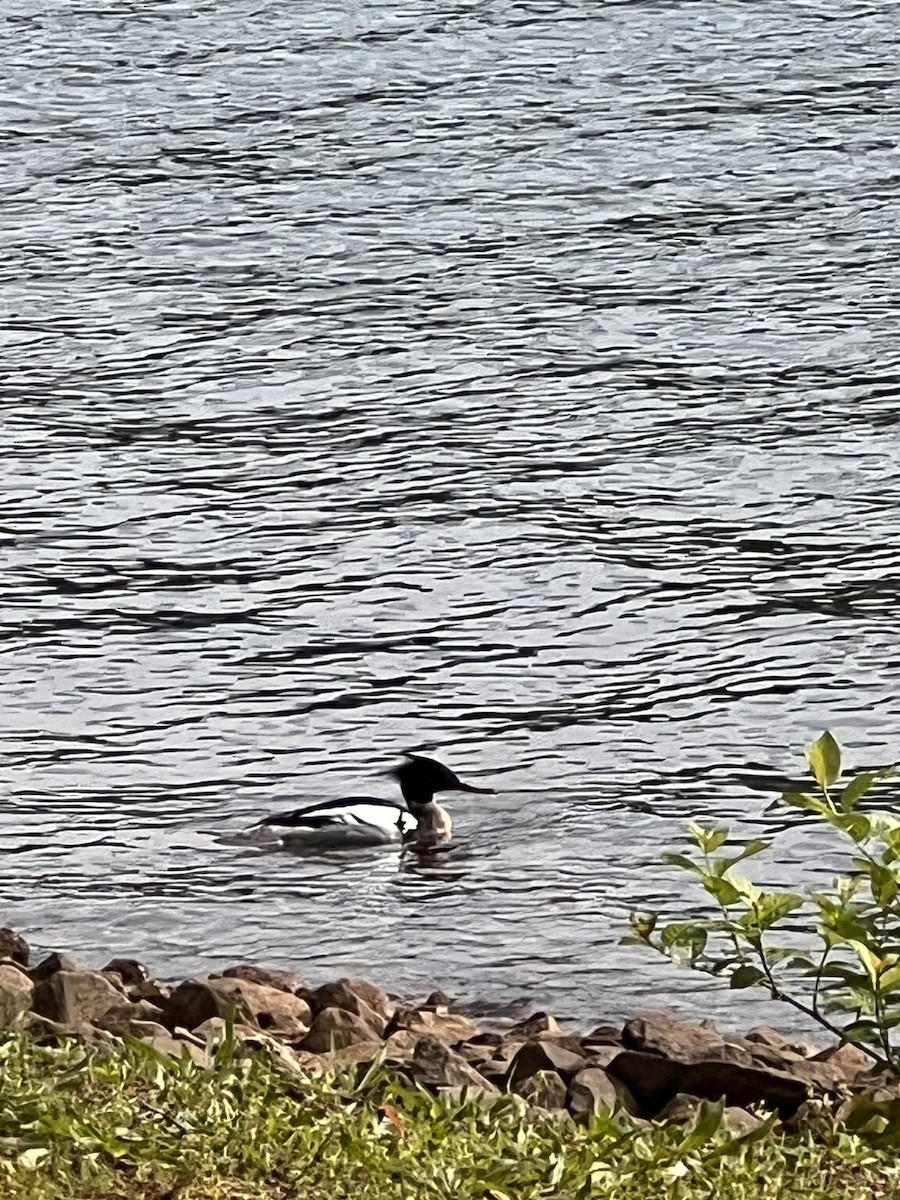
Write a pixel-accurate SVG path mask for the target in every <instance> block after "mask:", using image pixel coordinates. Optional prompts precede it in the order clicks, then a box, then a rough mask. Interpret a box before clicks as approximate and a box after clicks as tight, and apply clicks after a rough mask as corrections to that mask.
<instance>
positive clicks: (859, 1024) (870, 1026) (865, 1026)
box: [841, 1020, 881, 1045]
mask: <svg viewBox="0 0 900 1200" xmlns="http://www.w3.org/2000/svg"><path fill="white" fill-rule="evenodd" d="M841 1037H842V1038H843V1039H844V1041H845V1042H863V1043H865V1044H866V1045H873V1044H875V1045H877V1044H878V1043H879V1041H880V1040H881V1039H880V1036H879V1032H878V1022H877V1021H865V1020H863V1021H851V1023H850V1024H849V1025H845V1026H844V1028H843V1029H842V1030H841Z"/></svg>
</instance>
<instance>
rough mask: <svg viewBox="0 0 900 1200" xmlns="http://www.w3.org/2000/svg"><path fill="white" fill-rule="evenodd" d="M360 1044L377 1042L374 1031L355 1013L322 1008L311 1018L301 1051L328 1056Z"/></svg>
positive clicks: (341, 1009)
mask: <svg viewBox="0 0 900 1200" xmlns="http://www.w3.org/2000/svg"><path fill="white" fill-rule="evenodd" d="M360 1042H378V1043H379V1044H380V1042H381V1039H380V1037H379V1035H378V1033H377V1031H376V1030H374V1029H373V1028H372V1026H371V1025H369V1024H368V1022H366V1021H364V1020H363V1018H362V1017H359V1016H357V1015H356V1013H352V1012H347V1010H346V1009H344V1008H323V1009H322V1011H321V1012H318V1013H316V1015H315V1017H314V1018H313V1023H312V1026H311V1027H310V1030H309V1033H308V1035H307V1036H306V1038H305V1039H304V1042H303V1049H304V1050H308V1051H310V1052H311V1053H312V1054H330V1053H332V1052H333V1051H335V1050H343V1049H344V1048H345V1047H347V1046H354V1045H356V1044H358V1043H360Z"/></svg>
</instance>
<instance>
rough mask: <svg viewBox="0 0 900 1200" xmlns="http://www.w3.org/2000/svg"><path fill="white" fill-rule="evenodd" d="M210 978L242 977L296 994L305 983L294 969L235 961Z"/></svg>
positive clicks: (280, 990) (263, 985)
mask: <svg viewBox="0 0 900 1200" xmlns="http://www.w3.org/2000/svg"><path fill="white" fill-rule="evenodd" d="M210 978H211V979H243V980H245V981H246V982H247V983H258V984H260V985H261V986H262V987H270V988H275V990H276V991H279V992H291V993H292V994H293V995H297V994H298V993H299V992H300V991H301V990H302V989H303V988H304V987H305V984H304V983H303V980H302V979H301V978H300V976H299V975H298V974H297V973H296V972H295V971H282V970H280V969H278V968H277V967H257V966H254V965H253V964H252V963H236V964H235V965H234V966H232V967H226V968H225V970H224V971H216V972H215V973H214V974H213V975H211V976H210Z"/></svg>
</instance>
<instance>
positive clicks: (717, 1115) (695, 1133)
mask: <svg viewBox="0 0 900 1200" xmlns="http://www.w3.org/2000/svg"><path fill="white" fill-rule="evenodd" d="M724 1113H725V1101H724V1100H716V1101H711V1100H702V1101H701V1102H700V1107H699V1108H698V1110H697V1115H696V1117H695V1118H694V1123H693V1126H692V1128H690V1129H689V1130H688V1132H687V1134H686V1135H685V1137H684V1138H683V1139H682V1140H681V1142H680V1143H679V1144H678V1153H679V1155H681V1156H683V1155H685V1154H687V1153H689V1152H690V1151H691V1150H696V1149H697V1147H698V1146H702V1145H703V1143H704V1142H708V1141H709V1139H710V1138H711V1137H712V1136H713V1134H715V1133H717V1132H718V1130H719V1127H720V1126H721V1124H722V1118H723V1115H724Z"/></svg>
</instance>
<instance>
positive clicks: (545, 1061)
mask: <svg viewBox="0 0 900 1200" xmlns="http://www.w3.org/2000/svg"><path fill="white" fill-rule="evenodd" d="M584 1066H585V1060H584V1057H583V1056H582V1055H580V1054H573V1053H572V1052H571V1051H570V1050H566V1049H565V1047H563V1046H560V1045H558V1044H557V1043H556V1042H554V1041H546V1042H545V1041H532V1042H526V1043H525V1045H524V1046H521V1047H520V1048H519V1049H518V1050H517V1051H516V1054H515V1056H514V1057H513V1059H512V1062H511V1063H510V1065H509V1071H508V1075H507V1078H508V1082H509V1085H510V1087H515V1085H516V1084H517V1083H518V1082H519V1080H521V1079H528V1078H530V1076H532V1075H537V1074H538V1072H539V1071H555V1072H556V1073H557V1074H559V1075H561V1076H562V1077H563V1078H564V1079H566V1080H568V1079H571V1077H572V1076H573V1075H576V1074H577V1073H578V1072H579V1071H581V1070H582V1069H583V1068H584ZM556 1107H558V1105H557V1106H556Z"/></svg>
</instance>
